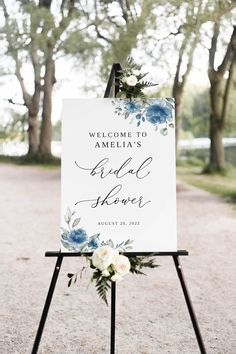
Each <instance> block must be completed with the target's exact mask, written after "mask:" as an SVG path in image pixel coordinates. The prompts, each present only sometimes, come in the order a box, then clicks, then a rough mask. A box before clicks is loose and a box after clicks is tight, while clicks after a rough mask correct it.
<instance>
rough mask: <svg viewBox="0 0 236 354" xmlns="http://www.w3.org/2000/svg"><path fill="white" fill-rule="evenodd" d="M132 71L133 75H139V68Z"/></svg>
mask: <svg viewBox="0 0 236 354" xmlns="http://www.w3.org/2000/svg"><path fill="white" fill-rule="evenodd" d="M132 73H133V74H134V75H135V76H138V75H140V70H135V69H134V70H132Z"/></svg>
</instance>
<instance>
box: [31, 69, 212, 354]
mask: <svg viewBox="0 0 236 354" xmlns="http://www.w3.org/2000/svg"><path fill="white" fill-rule="evenodd" d="M120 69H121V65H120V64H113V66H112V69H111V73H110V76H109V79H108V83H107V87H106V91H105V94H104V97H116V95H117V93H118V92H119V78H118V75H119V70H120ZM114 83H115V85H114ZM88 255H89V254H88ZM125 255H126V256H127V257H132V256H150V255H152V256H171V257H172V258H173V261H174V265H175V268H176V271H177V274H178V277H179V280H180V284H181V287H182V290H183V294H184V298H185V301H186V305H187V308H188V311H189V315H190V318H191V321H192V325H193V329H194V332H195V335H196V339H197V342H198V346H199V350H200V353H201V354H206V349H205V346H204V343H203V339H202V336H201V332H200V328H199V325H198V322H197V317H196V315H195V312H194V309H193V304H192V302H191V299H190V295H189V292H188V289H187V285H186V282H185V279H184V274H183V271H182V266H181V263H180V259H179V256H188V252H187V251H185V250H181V251H177V252H155V253H149V252H126V253H125ZM45 256H46V257H56V258H57V261H56V265H55V268H54V272H53V275H52V280H51V283H50V286H49V290H48V294H47V297H46V301H45V305H44V308H43V312H42V316H41V319H40V322H39V327H38V331H37V334H36V337H35V341H34V345H33V349H32V352H31V354H37V352H38V348H39V344H40V340H41V337H42V333H43V329H44V325H45V322H46V319H47V315H48V311H49V308H50V304H51V301H52V297H53V293H54V289H55V287H56V283H57V278H58V275H59V272H60V269H61V265H62V261H63V258H64V257H80V256H82V254H81V253H80V252H60V251H59V252H54V251H51V252H46V253H45ZM115 320H116V283H115V282H112V285H111V336H110V354H115Z"/></svg>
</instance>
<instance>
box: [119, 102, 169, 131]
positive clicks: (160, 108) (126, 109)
mask: <svg viewBox="0 0 236 354" xmlns="http://www.w3.org/2000/svg"><path fill="white" fill-rule="evenodd" d="M112 102H113V105H114V107H115V113H116V114H117V115H118V116H122V117H124V118H125V119H130V120H131V122H133V121H135V122H136V125H137V127H139V126H140V125H141V124H143V123H145V122H148V123H151V124H152V125H153V126H154V127H155V129H156V130H158V131H159V132H160V133H161V134H162V135H167V134H168V130H169V128H174V123H173V121H174V99H173V98H150V99H145V100H142V101H140V100H123V99H120V100H114V101H112Z"/></svg>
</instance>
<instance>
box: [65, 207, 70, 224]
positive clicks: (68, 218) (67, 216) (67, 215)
mask: <svg viewBox="0 0 236 354" xmlns="http://www.w3.org/2000/svg"><path fill="white" fill-rule="evenodd" d="M71 216H72V213H71V210H70V208H68V209H67V212H66V214H65V222H66V223H67V224H69V222H70V221H71Z"/></svg>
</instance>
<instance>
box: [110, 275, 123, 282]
mask: <svg viewBox="0 0 236 354" xmlns="http://www.w3.org/2000/svg"><path fill="white" fill-rule="evenodd" d="M122 279H123V278H122V276H121V275H120V274H118V273H116V274H114V275H113V276H112V277H111V280H112V281H120V280H122Z"/></svg>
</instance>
